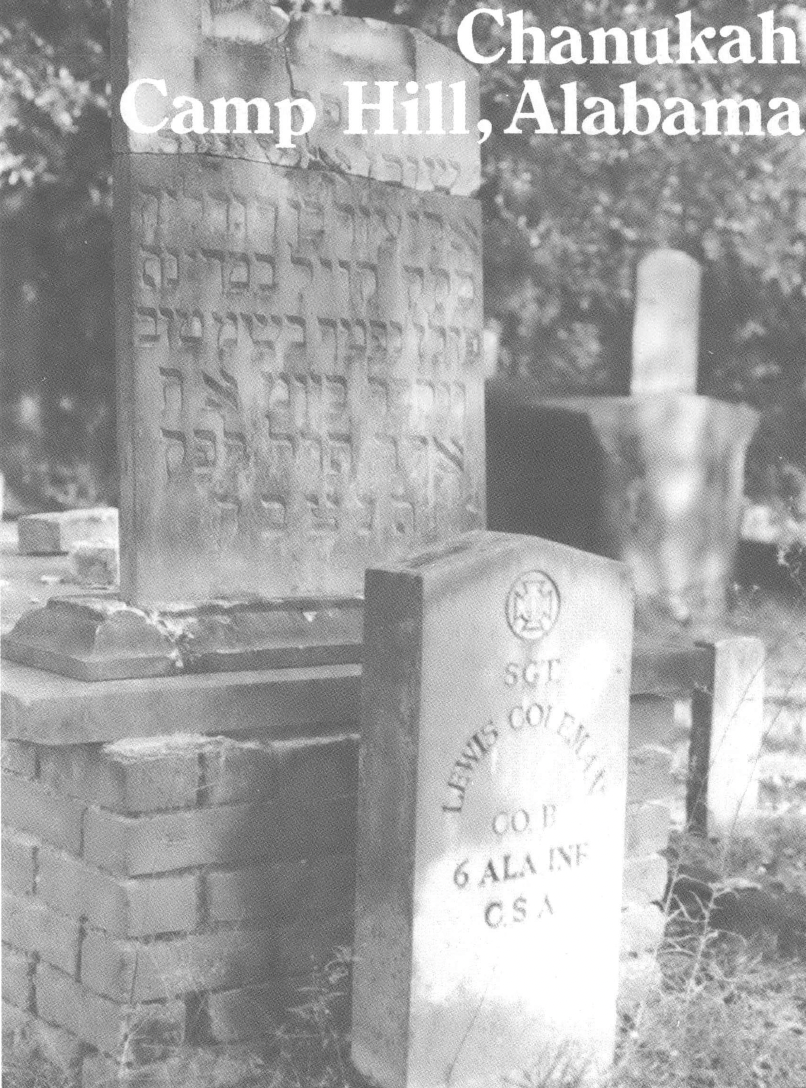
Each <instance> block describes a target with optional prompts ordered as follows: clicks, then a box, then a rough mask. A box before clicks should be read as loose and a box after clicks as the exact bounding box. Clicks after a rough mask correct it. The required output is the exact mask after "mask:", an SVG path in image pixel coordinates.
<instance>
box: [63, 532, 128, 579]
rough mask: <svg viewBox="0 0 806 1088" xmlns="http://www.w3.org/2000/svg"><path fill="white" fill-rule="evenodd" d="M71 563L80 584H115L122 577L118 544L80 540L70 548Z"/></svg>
mask: <svg viewBox="0 0 806 1088" xmlns="http://www.w3.org/2000/svg"><path fill="white" fill-rule="evenodd" d="M70 564H71V566H72V568H73V577H74V579H75V581H76V582H78V583H79V584H80V585H84V586H114V585H117V583H118V578H119V577H120V575H119V558H118V549H117V544H105V543H103V542H98V543H96V542H94V541H91V540H79V541H78V543H77V544H74V545H73V547H72V548H71V549H70Z"/></svg>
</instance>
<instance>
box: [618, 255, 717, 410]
mask: <svg viewBox="0 0 806 1088" xmlns="http://www.w3.org/2000/svg"><path fill="white" fill-rule="evenodd" d="M701 280H702V269H701V267H700V264H699V262H698V261H696V260H695V259H694V258H693V257H690V256H689V255H688V254H687V253H684V252H683V251H682V250H679V249H656V250H653V251H652V252H651V253H649V254H648V255H647V256H646V257H644V259H643V260H642V261H641V262H640V263H639V265H638V271H637V277H636V287H635V322H634V325H633V341H632V379H631V382H630V392H631V393H632V394H633V395H635V394H644V393H695V392H696V391H697V357H698V352H699V332H700V284H701Z"/></svg>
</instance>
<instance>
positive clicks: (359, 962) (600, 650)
mask: <svg viewBox="0 0 806 1088" xmlns="http://www.w3.org/2000/svg"><path fill="white" fill-rule="evenodd" d="M366 602H367V603H366V609H367V612H366V628H365V663H364V690H363V705H362V745H363V751H362V778H361V793H360V800H359V843H358V887H357V904H356V946H355V957H356V958H355V972H354V989H353V1058H354V1061H355V1063H356V1065H357V1066H358V1068H359V1069H360V1070H361V1071H362V1072H363V1073H365V1074H366V1075H368V1076H369V1077H370V1078H372V1079H374V1080H375V1081H377V1082H378V1083H379V1084H381V1085H383V1086H384V1088H393V1086H394V1088H398V1086H403V1085H406V1086H409V1088H415V1086H416V1088H436V1086H437V1085H440V1086H444V1085H456V1086H459V1085H461V1086H462V1088H473V1086H476V1085H478V1086H481V1085H503V1084H509V1085H518V1084H524V1085H525V1084H531V1083H539V1084H544V1083H547V1084H549V1083H550V1084H553V1083H554V1081H553V1080H551V1077H552V1076H555V1077H556V1078H557V1083H561V1082H562V1081H561V1076H560V1074H561V1073H563V1074H567V1075H571V1074H572V1073H575V1074H577V1075H580V1076H581V1077H582V1078H583V1079H582V1083H594V1082H595V1078H596V1076H597V1075H598V1073H599V1072H600V1071H601V1070H602V1069H603V1068H604V1067H606V1065H607V1064H608V1062H609V1061H610V1059H611V1058H612V1050H613V1042H614V1030H615V1001H616V988H617V969H618V946H619V924H620V912H621V868H622V842H623V838H624V808H625V782H626V761H627V722H628V694H629V681H630V653H631V638H632V592H631V588H630V584H629V576H628V574H627V571H626V568H625V567H624V566H622V565H621V564H619V563H615V562H612V561H610V560H606V559H599V558H596V557H594V556H590V555H586V554H584V553H582V552H578V551H575V550H573V549H570V548H567V547H564V546H562V545H559V544H554V543H549V542H546V541H543V540H540V539H537V538H530V537H519V536H510V535H504V534H497V533H471V534H467V535H465V536H463V537H462V538H460V539H459V541H457V542H455V543H454V544H453V545H447V546H445V547H444V548H443V549H442V550H439V551H434V552H432V553H431V554H428V555H425V556H423V557H420V558H419V559H416V560H414V561H412V562H411V563H410V564H409V565H408V566H406V567H401V568H397V569H387V570H370V571H369V572H368V573H367V595H366ZM529 1077H532V1078H534V1079H533V1080H529V1079H528V1078H529Z"/></svg>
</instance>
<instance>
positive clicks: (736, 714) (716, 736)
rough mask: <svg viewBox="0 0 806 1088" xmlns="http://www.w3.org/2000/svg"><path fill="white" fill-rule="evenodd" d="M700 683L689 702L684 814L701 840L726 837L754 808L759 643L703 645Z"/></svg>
mask: <svg viewBox="0 0 806 1088" xmlns="http://www.w3.org/2000/svg"><path fill="white" fill-rule="evenodd" d="M703 651H704V653H705V655H706V676H705V680H704V683H703V684H702V685H701V686H699V687H698V688H697V689H696V690H695V692H694V698H693V701H692V720H691V746H690V749H689V780H688V789H687V798H686V810H687V815H688V821H689V825H690V826H691V827H692V829H693V830H695V831H698V832H700V833H701V834H704V835H705V834H717V835H730V833H731V832H732V831H733V830H734V829H735V828H736V826H737V824H740V823H741V822H742V821H743V820H746V819H747V818H749V817H752V816H754V815H755V813H756V811H757V808H758V790H759V761H760V758H761V749H762V746H763V743H764V663H765V660H766V656H767V654H766V650H765V647H764V643H763V642H762V641H761V639H759V638H750V637H742V636H733V637H730V638H722V639H719V640H717V641H716V642H711V643H706V644H703Z"/></svg>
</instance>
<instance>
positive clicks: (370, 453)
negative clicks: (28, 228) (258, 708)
mask: <svg viewBox="0 0 806 1088" xmlns="http://www.w3.org/2000/svg"><path fill="white" fill-rule="evenodd" d="M112 14H113V34H112V69H113V85H114V94H113V97H114V99H115V101H119V99H120V96H121V94H122V93H123V91H124V89H125V88H126V87H127V86H129V85H130V84H132V83H134V82H135V81H136V80H140V79H151V80H153V79H155V78H157V77H159V78H161V79H164V81H165V87H166V94H165V95H163V94H162V93H161V92H160V89H159V88H156V87H154V86H150V85H145V86H140V88H139V90H138V91H137V97H136V100H135V102H136V107H137V113H138V116H139V119H140V121H141V122H142V123H144V124H146V125H151V126H154V127H156V126H158V125H160V123H161V121H163V120H166V118H167V117H168V116H172V111H171V108H170V105H169V104H170V103H171V102H172V101H173V99H174V98H175V97H177V96H192V97H193V98H195V99H197V100H198V102H199V103H207V104H208V108H207V113H206V114H205V123H206V126H207V127H208V129H209V128H210V126H211V122H212V118H211V116H210V109H209V103H210V102H211V101H212V100H214V99H216V98H217V97H221V98H225V99H229V98H234V97H240V98H241V99H243V100H250V99H253V98H256V97H258V98H263V99H265V101H266V102H268V103H271V104H274V103H278V102H283V101H286V102H291V101H293V100H296V99H307V100H309V101H310V102H311V103H313V105H314V107H315V110H316V123H315V124H314V126H313V128H312V129H311V130H310V131H309V132H308V133H307V134H306V135H305V137H304V139H301V140H298V141H297V142H296V143H295V144H294V146H292V147H290V148H288V147H280V146H279V142H278V141H279V137H278V134H277V113H276V108H275V107H274V106H273V105H272V107H271V109H272V110H274V112H273V113H272V114H271V115H270V116H271V118H272V119H273V128H274V130H275V131H274V132H269V133H263V134H255V133H250V132H248V131H245V132H231V133H226V132H218V133H217V132H213V131H206V132H202V133H174V132H172V130H171V129H170V127H169V126H168V125H167V124H166V125H164V126H163V127H161V128H159V130H158V131H154V132H146V133H141V132H133V131H131V130H130V129H129V128H128V127H127V126H126V125H124V124H123V121H122V120H121V118H120V117H119V116H117V111H114V113H115V116H114V117H113V140H114V150H115V206H114V219H115V262H116V267H115V310H116V357H117V377H118V381H117V388H118V412H117V419H118V445H119V464H120V472H121V478H120V537H121V548H120V597H121V608H120V609H116V610H114V612H110V611H109V610H108V609H107V608H106V605H105V603H104V606H103V607H100V608H99V607H96V606H95V605H93V603H92V602H86V601H85V602H82V604H81V605H80V607H79V609H78V611H77V612H76V613H75V615H74V617H73V620H74V623H73V626H74V627H75V628H76V632H77V633H76V637H75V638H71V637H69V636H68V635H66V634H65V629H67V630H68V631H69V630H70V622H71V621H70V617H69V615H68V613H67V612H65V611H64V610H63V611H62V612H61V613H60V614H59V617H58V622H55V621H54V616H53V615H52V614H51V613H50V612H49V611H48V609H41V610H40V611H39V612H38V613H36V614H34V615H33V616H32V617H27V618H26V621H25V624H24V627H20V628H19V629H17V630H16V631H14V632H12V633H10V634H9V635H8V636H7V637H6V638H5V639H4V642H3V653H4V655H5V656H8V657H11V658H13V659H14V660H16V661H19V662H22V663H24V664H34V665H42V664H43V662H47V663H48V667H50V668H53V669H56V670H58V671H60V672H63V673H65V674H66V675H70V676H78V677H81V678H84V679H108V678H109V677H110V676H112V675H113V676H115V677H125V676H127V675H142V671H143V669H153V671H154V674H155V675H162V674H163V673H165V672H170V671H176V670H177V669H188V668H193V669H205V670H207V669H215V668H217V669H231V668H238V669H242V668H250V669H254V668H271V667H276V666H285V665H301V664H325V663H332V662H334V661H342V662H343V661H356V660H358V659H359V656H360V652H361V602H360V595H361V591H362V588H363V577H364V570H365V569H366V567H367V565H369V564H372V563H375V564H377V563H383V562H398V561H402V560H403V559H404V558H405V556H407V555H409V554H411V553H412V552H413V551H414V550H416V549H419V548H422V547H424V546H426V545H430V544H433V543H436V542H438V541H440V540H443V539H447V538H449V537H451V536H454V535H455V534H457V533H460V532H464V531H466V530H468V529H474V528H481V527H483V526H484V524H485V495H484V468H485V464H484V404H483V381H484V352H483V343H482V333H483V327H482V284H481V218H480V209H479V204H478V201H476V200H475V199H473V198H472V195H471V194H473V193H475V191H476V190H477V189H478V186H479V183H480V160H479V148H478V143H477V140H476V135H475V132H476V123H477V120H478V75H477V73H476V72H475V70H474V69H473V68H472V66H471V65H469V64H468V63H467V62H466V61H464V60H463V58H462V57H460V56H458V55H457V54H455V53H454V52H452V51H451V50H449V49H447V48H445V47H443V46H441V45H439V44H437V43H435V42H433V41H432V40H431V39H429V38H428V37H426V36H425V35H424V34H422V33H420V32H419V31H416V30H411V29H408V28H406V27H403V26H387V25H385V24H383V23H379V22H376V21H374V20H357V19H350V18H342V17H340V16H330V15H328V16H309V15H301V16H297V17H294V18H293V19H291V20H290V21H289V19H288V18H287V16H286V15H284V14H283V12H282V11H281V10H280V9H279V8H274V7H272V6H271V5H267V4H265V3H262V2H258V0H176V2H175V3H171V4H170V5H167V4H164V3H162V0H136V2H135V0H116V2H115V4H114V5H113V13H112ZM351 80H352V81H359V82H362V81H363V82H364V83H365V84H366V87H365V92H364V93H365V100H366V101H369V102H373V101H377V98H378V94H379V92H378V90H377V87H376V83H378V82H381V81H387V82H393V83H395V84H398V85H399V93H398V94H397V97H396V99H395V108H394V124H393V127H394V128H396V129H397V134H390V135H383V134H381V135H378V134H375V133H374V132H373V131H372V129H373V127H375V126H374V122H375V121H376V120H377V118H376V117H375V116H374V115H373V114H372V113H370V114H369V115H365V117H364V121H365V124H366V125H367V126H368V127H369V134H368V135H345V132H344V130H345V128H346V127H347V103H348V90H347V87H346V86H345V81H351ZM439 82H441V83H442V86H443V88H444V91H445V98H446V102H445V103H444V105H445V110H446V112H445V126H446V128H450V127H451V119H450V114H449V112H448V105H447V103H448V102H450V99H451V94H450V90H449V88H450V85H451V84H454V83H462V84H464V85H465V87H466V131H464V132H463V133H461V132H457V133H448V134H447V135H446V136H444V137H442V136H440V137H439V138H438V139H437V138H435V137H433V136H428V135H415V134H403V130H404V128H405V127H406V124H407V117H408V114H407V112H406V110H405V109H404V103H406V102H407V101H409V99H410V97H411V95H413V94H414V92H413V91H411V86H412V85H413V84H414V83H416V84H417V86H418V87H419V88H420V93H421V94H422V97H423V108H422V122H421V128H422V129H423V130H424V129H425V128H426V126H427V124H428V116H427V113H426V111H425V103H426V102H427V101H429V100H430V97H431V96H430V94H427V93H426V88H427V87H429V86H430V85H433V84H436V83H439ZM244 108H245V107H244ZM234 109H235V107H230V108H229V113H228V121H229V127H233V126H234V117H235V115H234V112H233V111H234ZM254 121H255V113H254V110H253V111H252V113H251V115H250V119H249V123H250V124H251V125H252V126H254ZM294 123H295V124H296V123H297V122H296V115H294ZM123 606H126V607H128V608H130V609H134V611H135V612H136V613H137V614H136V615H128V614H126V612H125V609H124V607H123ZM91 617H94V618H91ZM144 617H145V622H148V623H150V624H151V625H152V627H153V628H154V630H153V631H152V632H151V633H150V634H149V636H148V639H147V642H148V645H149V647H153V646H154V645H156V644H157V643H159V644H160V652H159V654H156V655H154V654H152V653H151V652H149V653H148V654H147V655H146V656H145V657H144V656H143V654H142V653H141V649H140V647H139V644H138V645H136V646H133V647H132V652H131V654H127V653H126V648H125V644H124V643H125V634H126V632H127V631H129V630H134V629H137V630H139V629H140V628H141V626H142V624H143V622H144ZM57 627H58V629H59V631H60V632H61V636H60V637H59V639H58V641H56V639H55V637H54V632H55V629H56V628H57ZM78 642H81V645H82V648H81V651H80V653H79V652H75V651H74V647H75V645H76V644H77V643H78ZM111 646H114V653H110V652H109V651H108V648H109V647H111ZM105 647H106V648H107V649H104V648H105Z"/></svg>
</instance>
